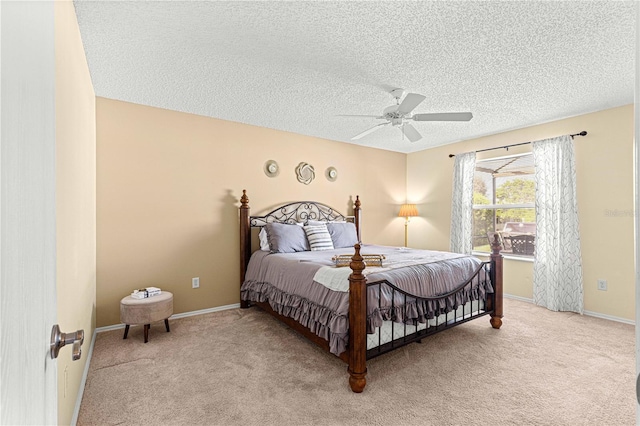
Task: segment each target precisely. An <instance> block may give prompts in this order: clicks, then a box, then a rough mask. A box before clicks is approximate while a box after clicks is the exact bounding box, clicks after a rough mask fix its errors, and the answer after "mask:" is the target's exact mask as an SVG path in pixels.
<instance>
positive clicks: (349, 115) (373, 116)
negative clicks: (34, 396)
mask: <svg viewBox="0 0 640 426" xmlns="http://www.w3.org/2000/svg"><path fill="white" fill-rule="evenodd" d="M336 117H369V118H384V117H381V116H379V115H355V114H338V115H336Z"/></svg>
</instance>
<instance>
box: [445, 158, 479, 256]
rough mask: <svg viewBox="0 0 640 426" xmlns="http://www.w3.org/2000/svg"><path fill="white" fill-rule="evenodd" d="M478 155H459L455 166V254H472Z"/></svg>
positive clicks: (453, 237) (452, 227)
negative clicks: (474, 186)
mask: <svg viewBox="0 0 640 426" xmlns="http://www.w3.org/2000/svg"><path fill="white" fill-rule="evenodd" d="M475 169H476V153H475V152H466V153H464V154H457V155H456V161H455V164H454V166H453V195H452V199H451V244H450V246H451V247H450V250H451V251H452V252H454V253H464V254H471V250H472V248H473V244H472V241H471V237H472V230H473V175H474V173H475Z"/></svg>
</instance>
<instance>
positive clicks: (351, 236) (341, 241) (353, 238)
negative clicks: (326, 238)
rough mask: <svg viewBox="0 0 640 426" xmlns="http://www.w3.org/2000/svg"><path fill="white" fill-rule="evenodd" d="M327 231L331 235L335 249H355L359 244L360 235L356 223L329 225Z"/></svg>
mask: <svg viewBox="0 0 640 426" xmlns="http://www.w3.org/2000/svg"><path fill="white" fill-rule="evenodd" d="M327 230H328V231H329V235H331V241H332V242H333V247H334V248H344V247H353V246H354V245H356V244H357V243H358V233H357V232H356V225H355V223H351V222H341V223H338V222H336V223H327Z"/></svg>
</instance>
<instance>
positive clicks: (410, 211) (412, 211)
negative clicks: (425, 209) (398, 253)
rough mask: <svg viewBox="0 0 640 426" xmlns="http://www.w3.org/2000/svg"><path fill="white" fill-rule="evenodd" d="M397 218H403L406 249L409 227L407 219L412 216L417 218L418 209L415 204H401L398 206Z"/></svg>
mask: <svg viewBox="0 0 640 426" xmlns="http://www.w3.org/2000/svg"><path fill="white" fill-rule="evenodd" d="M398 216H400V217H404V219H405V220H404V246H405V247H407V227H408V226H409V219H411V218H412V217H413V216H418V209H417V208H416V205H415V204H403V205H402V206H400V213H398Z"/></svg>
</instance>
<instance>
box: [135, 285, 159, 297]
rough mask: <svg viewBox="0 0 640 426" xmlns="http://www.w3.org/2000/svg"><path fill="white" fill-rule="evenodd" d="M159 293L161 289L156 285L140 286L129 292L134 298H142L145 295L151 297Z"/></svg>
mask: <svg viewBox="0 0 640 426" xmlns="http://www.w3.org/2000/svg"><path fill="white" fill-rule="evenodd" d="M161 293H162V290H160V289H159V288H158V287H147V288H141V289H139V290H133V293H131V297H133V298H134V299H144V298H145V297H153V296H157V295H159V294H161Z"/></svg>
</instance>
